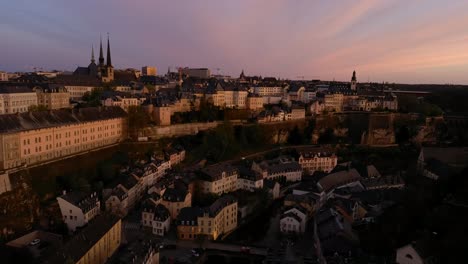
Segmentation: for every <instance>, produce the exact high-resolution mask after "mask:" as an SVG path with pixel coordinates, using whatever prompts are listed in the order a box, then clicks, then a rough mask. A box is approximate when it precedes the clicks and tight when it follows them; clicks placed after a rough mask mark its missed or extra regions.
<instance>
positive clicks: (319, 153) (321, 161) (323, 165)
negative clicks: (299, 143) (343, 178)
mask: <svg viewBox="0 0 468 264" xmlns="http://www.w3.org/2000/svg"><path fill="white" fill-rule="evenodd" d="M298 161H299V165H301V167H302V169H303V170H305V171H308V173H309V174H310V175H312V174H314V172H315V171H324V172H327V173H328V172H330V171H332V170H333V168H335V166H336V164H337V163H338V157H337V156H336V154H335V153H334V152H331V151H326V150H322V149H314V150H309V151H301V152H300V153H299V159H298Z"/></svg>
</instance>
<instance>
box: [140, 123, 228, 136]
mask: <svg viewBox="0 0 468 264" xmlns="http://www.w3.org/2000/svg"><path fill="white" fill-rule="evenodd" d="M222 123H223V122H211V123H190V124H177V125H170V126H157V127H149V128H145V129H144V130H143V135H142V136H144V137H149V138H151V139H160V138H165V137H178V136H186V135H196V134H197V133H198V132H199V131H204V130H209V129H213V128H215V127H217V126H218V125H220V124H222Z"/></svg>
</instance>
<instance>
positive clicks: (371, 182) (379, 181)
mask: <svg viewBox="0 0 468 264" xmlns="http://www.w3.org/2000/svg"><path fill="white" fill-rule="evenodd" d="M361 183H362V185H363V186H364V187H365V188H366V189H367V190H374V189H388V188H403V187H405V182H404V181H403V179H402V178H401V177H400V175H398V174H390V175H386V176H382V177H378V178H375V177H373V178H364V179H362V180H361Z"/></svg>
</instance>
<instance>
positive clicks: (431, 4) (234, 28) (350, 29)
mask: <svg viewBox="0 0 468 264" xmlns="http://www.w3.org/2000/svg"><path fill="white" fill-rule="evenodd" d="M266 3H268V4H266ZM421 3H422V2H421V1H413V2H411V3H404V2H394V1H371V0H362V1H355V2H352V3H351V2H350V3H341V2H339V1H327V3H311V2H310V1H298V2H295V3H294V5H291V4H290V3H287V2H286V1H268V2H266V1H255V2H253V1H252V2H247V1H236V2H222V3H219V1H203V2H188V3H186V2H184V3H183V4H182V3H181V2H180V3H178V2H162V1H156V2H153V1H139V2H138V4H133V3H129V2H128V1H100V2H97V3H96V2H94V1H80V2H75V3H69V2H67V3H62V2H59V1H44V2H41V4H38V3H35V2H33V1H27V0H26V1H15V2H7V3H4V5H3V8H2V9H1V10H0V16H1V17H2V18H4V19H3V20H2V23H1V24H0V34H2V36H4V39H5V40H6V41H2V42H1V43H0V50H2V51H3V52H2V54H3V56H2V59H1V60H0V70H7V71H32V70H33V68H34V67H37V68H44V69H45V70H53V69H57V70H70V71H73V70H74V69H75V68H76V66H77V65H80V66H85V65H87V64H88V63H89V60H90V58H91V46H92V45H94V49H95V51H96V49H97V47H98V45H99V35H100V34H102V35H103V36H106V34H107V32H109V33H110V37H111V42H112V50H113V55H114V56H113V57H114V58H113V63H114V66H115V67H116V68H129V67H132V68H140V67H141V66H144V65H154V66H156V67H157V68H158V72H159V73H164V72H166V71H167V68H168V67H171V68H172V69H174V67H175V66H180V67H207V68H210V69H211V70H212V73H213V74H218V73H219V74H226V75H231V76H234V77H236V76H238V74H239V73H240V72H241V70H242V69H243V70H244V72H245V73H246V74H247V75H262V76H274V77H281V78H289V79H301V77H302V76H304V78H305V79H313V78H318V79H323V80H332V79H336V80H342V81H349V80H350V77H351V73H352V71H353V70H356V71H357V73H358V81H361V82H366V81H368V80H370V81H373V82H382V81H388V82H398V83H458V84H468V75H466V74H465V72H466V71H467V70H468V52H467V51H468V41H467V40H468V27H466V25H467V24H468V19H467V18H466V17H465V16H464V12H463V10H466V8H467V7H468V3H466V2H464V1H451V5H445V4H444V3H442V2H437V1H424V5H421ZM448 17H449V18H450V19H447V18H448ZM24 18H28V19H24ZM217 69H219V70H217Z"/></svg>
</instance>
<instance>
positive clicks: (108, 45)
mask: <svg viewBox="0 0 468 264" xmlns="http://www.w3.org/2000/svg"><path fill="white" fill-rule="evenodd" d="M107 66H112V60H111V51H110V41H109V33H107Z"/></svg>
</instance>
